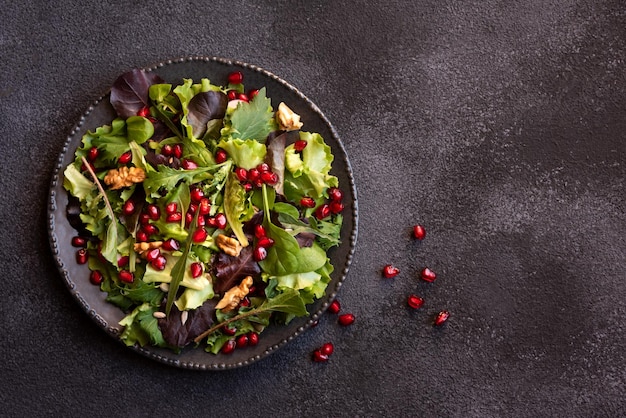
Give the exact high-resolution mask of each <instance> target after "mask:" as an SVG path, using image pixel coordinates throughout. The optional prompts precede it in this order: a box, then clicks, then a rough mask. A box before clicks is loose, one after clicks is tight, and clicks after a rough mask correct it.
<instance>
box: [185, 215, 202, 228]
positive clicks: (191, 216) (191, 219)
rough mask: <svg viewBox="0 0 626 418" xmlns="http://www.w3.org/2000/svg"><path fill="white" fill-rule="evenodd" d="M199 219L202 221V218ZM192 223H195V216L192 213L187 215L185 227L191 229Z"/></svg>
mask: <svg viewBox="0 0 626 418" xmlns="http://www.w3.org/2000/svg"><path fill="white" fill-rule="evenodd" d="M198 219H200V218H198ZM192 221H193V215H192V214H191V213H189V212H187V213H186V214H185V226H186V227H187V228H189V226H190V225H191V222H192Z"/></svg>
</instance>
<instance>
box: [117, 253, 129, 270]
mask: <svg viewBox="0 0 626 418" xmlns="http://www.w3.org/2000/svg"><path fill="white" fill-rule="evenodd" d="M128 260H130V257H128V256H127V255H123V256H121V257H120V258H118V259H117V266H118V267H120V268H121V267H126V266H127V265H128Z"/></svg>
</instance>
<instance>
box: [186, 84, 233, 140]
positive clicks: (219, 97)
mask: <svg viewBox="0 0 626 418" xmlns="http://www.w3.org/2000/svg"><path fill="white" fill-rule="evenodd" d="M227 106H228V98H227V97H226V95H225V94H224V93H221V92H219V91H207V92H204V93H198V94H196V95H195V96H193V98H192V99H191V100H190V101H189V105H188V106H187V110H188V113H187V123H189V125H191V127H192V129H193V136H194V137H196V138H202V137H203V136H204V134H205V133H206V130H207V123H208V122H209V121H211V120H213V119H223V118H224V116H225V115H226V107H227Z"/></svg>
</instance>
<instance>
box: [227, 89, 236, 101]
mask: <svg viewBox="0 0 626 418" xmlns="http://www.w3.org/2000/svg"><path fill="white" fill-rule="evenodd" d="M226 97H228V100H237V91H236V90H228V93H227V94H226Z"/></svg>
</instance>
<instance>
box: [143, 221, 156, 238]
mask: <svg viewBox="0 0 626 418" xmlns="http://www.w3.org/2000/svg"><path fill="white" fill-rule="evenodd" d="M142 229H143V232H145V233H146V234H148V236H150V235H155V234H158V233H159V228H157V227H156V226H154V225H152V224H146V225H144V226H143V228H142Z"/></svg>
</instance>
